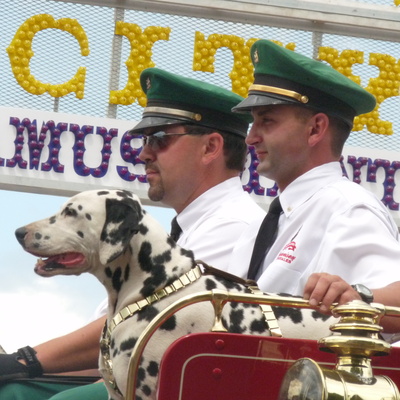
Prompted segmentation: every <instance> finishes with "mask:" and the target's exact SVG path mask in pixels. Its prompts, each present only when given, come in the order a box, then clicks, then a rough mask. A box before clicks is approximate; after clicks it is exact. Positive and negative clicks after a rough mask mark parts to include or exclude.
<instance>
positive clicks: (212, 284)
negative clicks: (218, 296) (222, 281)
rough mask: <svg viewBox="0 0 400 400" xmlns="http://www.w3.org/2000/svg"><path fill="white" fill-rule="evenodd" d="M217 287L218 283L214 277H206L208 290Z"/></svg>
mask: <svg viewBox="0 0 400 400" xmlns="http://www.w3.org/2000/svg"><path fill="white" fill-rule="evenodd" d="M216 288H217V284H216V282H215V281H214V280H212V279H206V290H213V289H216Z"/></svg>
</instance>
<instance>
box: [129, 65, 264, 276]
mask: <svg viewBox="0 0 400 400" xmlns="http://www.w3.org/2000/svg"><path fill="white" fill-rule="evenodd" d="M141 84H142V88H143V90H144V91H145V93H146V96H147V106H146V108H145V109H144V112H143V118H142V120H141V121H140V122H139V123H138V124H137V125H136V126H135V127H134V128H133V129H132V131H131V134H132V135H134V136H143V139H142V140H143V148H142V151H141V153H140V155H139V157H140V159H141V160H143V161H144V162H145V168H146V175H147V180H148V182H149V191H148V196H149V198H150V199H151V200H153V201H157V202H158V201H159V202H162V203H163V204H165V205H167V206H169V207H172V208H173V209H174V210H175V211H176V212H177V213H178V215H177V222H178V224H179V226H180V228H181V229H182V233H181V236H180V237H179V241H178V243H179V244H180V245H181V246H183V247H185V248H188V249H191V250H193V251H194V252H195V255H196V257H197V258H202V259H203V260H204V261H206V262H208V263H209V264H211V265H213V266H215V267H217V268H219V269H222V270H226V269H227V267H228V259H229V256H230V253H231V251H232V246H233V243H234V242H236V241H237V240H238V237H239V235H240V234H241V232H242V229H243V228H244V227H246V226H248V224H249V222H250V221H251V220H254V219H258V218H259V217H260V216H261V217H262V216H263V215H264V211H262V210H261V209H260V208H259V207H258V206H257V205H255V203H254V202H253V201H252V200H251V199H250V197H249V195H248V194H247V193H246V192H244V191H243V189H242V184H241V181H240V174H241V172H242V171H243V168H244V163H245V160H246V154H247V147H246V144H245V137H246V134H247V127H248V122H249V120H250V119H248V116H245V115H241V114H233V113H232V112H231V109H230V108H229V107H230V106H231V105H232V107H233V106H235V105H236V104H238V103H239V102H240V101H241V97H240V96H238V95H236V94H234V93H232V92H229V91H226V90H224V89H221V88H219V87H216V86H214V85H209V84H206V83H205V82H199V81H196V80H193V79H188V78H182V77H180V76H177V75H174V74H171V73H168V72H166V71H162V70H159V69H157V68H150V69H147V70H145V71H144V72H143V73H142V75H141Z"/></svg>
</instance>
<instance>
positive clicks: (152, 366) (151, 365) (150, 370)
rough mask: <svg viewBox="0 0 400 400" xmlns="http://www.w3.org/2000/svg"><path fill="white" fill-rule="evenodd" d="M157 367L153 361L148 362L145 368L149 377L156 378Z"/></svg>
mask: <svg viewBox="0 0 400 400" xmlns="http://www.w3.org/2000/svg"><path fill="white" fill-rule="evenodd" d="M158 369H159V365H158V363H156V362H155V361H151V362H149V366H148V367H147V372H148V374H149V375H150V376H157V374H158Z"/></svg>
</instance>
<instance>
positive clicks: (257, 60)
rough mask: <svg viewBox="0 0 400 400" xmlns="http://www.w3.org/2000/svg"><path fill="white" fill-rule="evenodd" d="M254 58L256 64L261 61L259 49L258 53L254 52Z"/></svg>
mask: <svg viewBox="0 0 400 400" xmlns="http://www.w3.org/2000/svg"><path fill="white" fill-rule="evenodd" d="M253 58H254V62H255V63H256V64H257V63H258V62H259V61H260V60H259V58H258V50H257V49H256V51H255V52H254V55H253Z"/></svg>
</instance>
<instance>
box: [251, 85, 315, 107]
mask: <svg viewBox="0 0 400 400" xmlns="http://www.w3.org/2000/svg"><path fill="white" fill-rule="evenodd" d="M251 90H256V91H259V92H267V93H275V94H280V95H282V96H287V97H292V98H293V99H295V100H297V101H300V102H301V103H304V104H305V103H308V100H309V99H308V97H307V96H304V95H302V94H300V93H297V92H293V91H292V90H286V89H281V88H277V87H275V86H267V85H251V86H250V88H249V91H251Z"/></svg>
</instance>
